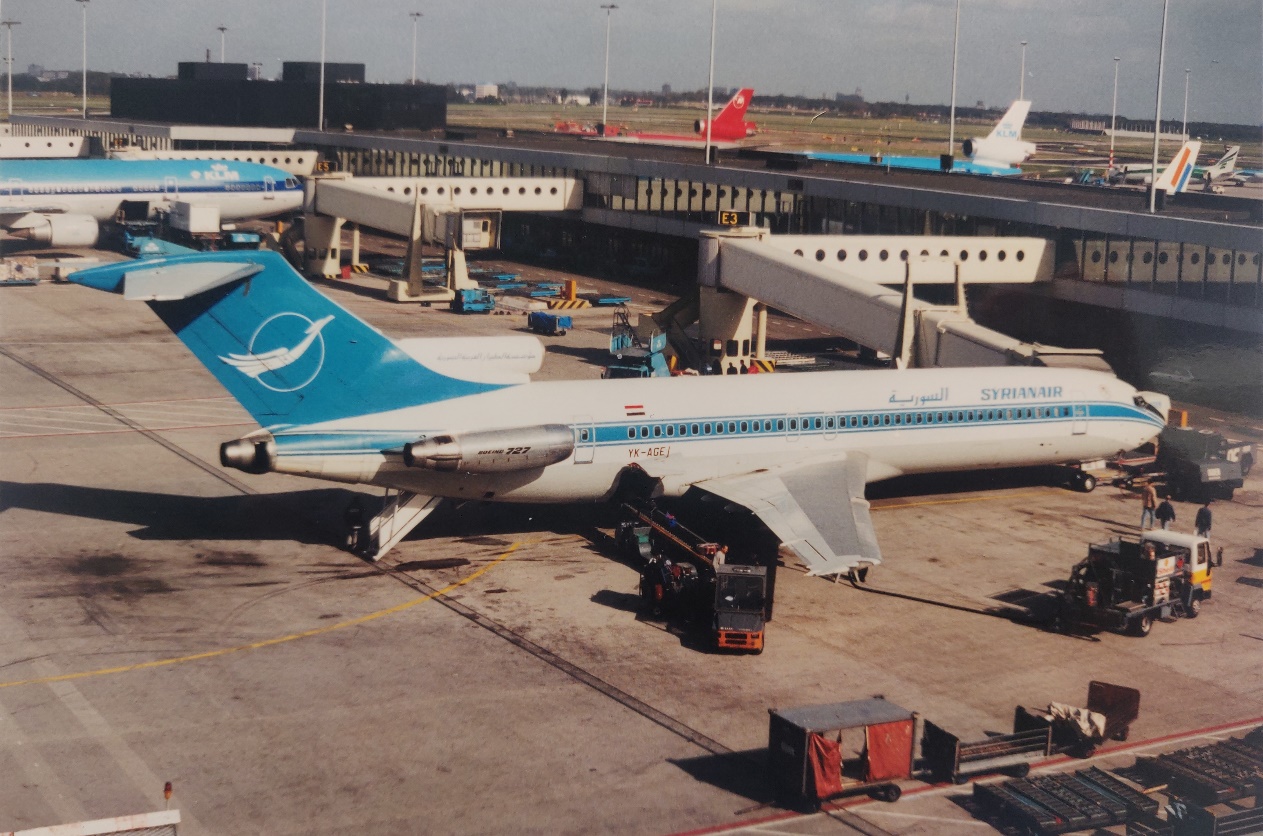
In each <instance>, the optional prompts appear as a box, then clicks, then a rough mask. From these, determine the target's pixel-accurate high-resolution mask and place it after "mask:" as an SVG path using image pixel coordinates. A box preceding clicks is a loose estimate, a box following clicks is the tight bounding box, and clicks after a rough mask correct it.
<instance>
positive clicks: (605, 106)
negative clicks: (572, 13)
mask: <svg viewBox="0 0 1263 836" xmlns="http://www.w3.org/2000/svg"><path fill="white" fill-rule="evenodd" d="M601 8H602V9H605V85H604V86H603V87H602V88H601V135H602V136H604V135H605V126H606V124H608V123H609V116H610V12H612V11H614V10H615V9H617V8H618V6H615V5H614V4H613V3H610V4H609V5H608V6H602V7H601ZM562 104H563V105H564V104H565V102H562Z"/></svg>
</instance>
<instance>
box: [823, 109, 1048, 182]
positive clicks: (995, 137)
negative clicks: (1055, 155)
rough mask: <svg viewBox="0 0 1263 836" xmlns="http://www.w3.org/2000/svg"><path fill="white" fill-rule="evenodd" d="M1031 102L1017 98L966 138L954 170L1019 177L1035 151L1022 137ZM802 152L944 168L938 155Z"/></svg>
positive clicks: (835, 160) (828, 157)
mask: <svg viewBox="0 0 1263 836" xmlns="http://www.w3.org/2000/svg"><path fill="white" fill-rule="evenodd" d="M1030 110H1031V103H1030V102H1028V101H1025V100H1024V99H1018V100H1017V101H1015V102H1014V103H1013V104H1012V105H1010V107H1009V109H1008V110H1007V111H1005V114H1004V116H1002V117H1001V118H1000V121H999V122H998V123H996V126H995V127H994V128H992V129H991V133H989V134H987V135H986V136H984V137H974V138H973V139H966V140H965V141H964V142H963V143H962V144H961V150H962V151H963V152H964V154H965V159H963V160H954V161H953V162H952V170H951V173H952V174H981V175H985V176H988V177H1019V176H1021V174H1022V169H1020V168H1018V167H1017V166H1019V165H1020V164H1021V163H1023V162H1025V161H1026V160H1028V159H1029V158H1030V157H1031V156H1033V155H1034V154H1035V151H1036V148H1035V144H1034V143H1031V142H1023V141H1022V125H1023V124H1025V123H1026V116H1027V114H1028V113H1030ZM803 156H805V157H807V158H808V159H812V160H820V161H821V162H833V163H853V164H856V165H871V166H877V167H879V168H898V169H911V170H914V171H941V170H942V169H941V164H940V161H939V159H938V158H937V157H907V156H891V157H880V156H870V155H868V154H835V153H831V152H825V151H804V152H803Z"/></svg>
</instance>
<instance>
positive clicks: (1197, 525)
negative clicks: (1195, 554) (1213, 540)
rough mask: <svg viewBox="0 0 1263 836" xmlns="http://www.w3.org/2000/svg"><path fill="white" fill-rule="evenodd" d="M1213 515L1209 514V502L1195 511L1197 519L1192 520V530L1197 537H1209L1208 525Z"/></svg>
mask: <svg viewBox="0 0 1263 836" xmlns="http://www.w3.org/2000/svg"><path fill="white" fill-rule="evenodd" d="M1212 517H1213V515H1212V514H1211V513H1210V500H1209V499H1208V500H1206V503H1205V504H1204V505H1202V507H1201V508H1198V509H1197V517H1196V518H1195V519H1194V520H1193V528H1194V529H1196V531H1197V536H1198V537H1210V524H1211V519H1212Z"/></svg>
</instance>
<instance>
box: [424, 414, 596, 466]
mask: <svg viewBox="0 0 1263 836" xmlns="http://www.w3.org/2000/svg"><path fill="white" fill-rule="evenodd" d="M573 452H574V432H573V431H572V430H571V429H570V427H568V426H566V425H565V424H543V425H540V426H536V427H514V428H513V429H504V430H483V431H480V432H469V433H441V434H439V435H434V436H430V437H429V438H425V439H422V440H421V441H415V442H413V443H412V444H408V445H405V446H404V448H403V461H404V464H406V465H408V467H419V468H423V469H425V470H438V471H442V472H445V473H454V472H460V473H507V472H511V471H515V470H534V469H536V468H541V467H547V466H548V465H550V464H556V463H557V462H561V461H565V460H566V459H567V458H569V457H570V454H571V453H573Z"/></svg>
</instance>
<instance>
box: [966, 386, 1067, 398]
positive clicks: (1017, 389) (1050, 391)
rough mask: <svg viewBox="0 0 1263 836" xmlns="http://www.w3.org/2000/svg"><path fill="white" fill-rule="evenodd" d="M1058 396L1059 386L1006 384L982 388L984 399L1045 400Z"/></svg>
mask: <svg viewBox="0 0 1263 836" xmlns="http://www.w3.org/2000/svg"><path fill="white" fill-rule="evenodd" d="M1060 397H1062V394H1061V387H1060V386H1008V387H1005V388H1003V389H983V390H982V399H983V400H984V401H1016V400H1046V399H1048V398H1060Z"/></svg>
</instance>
